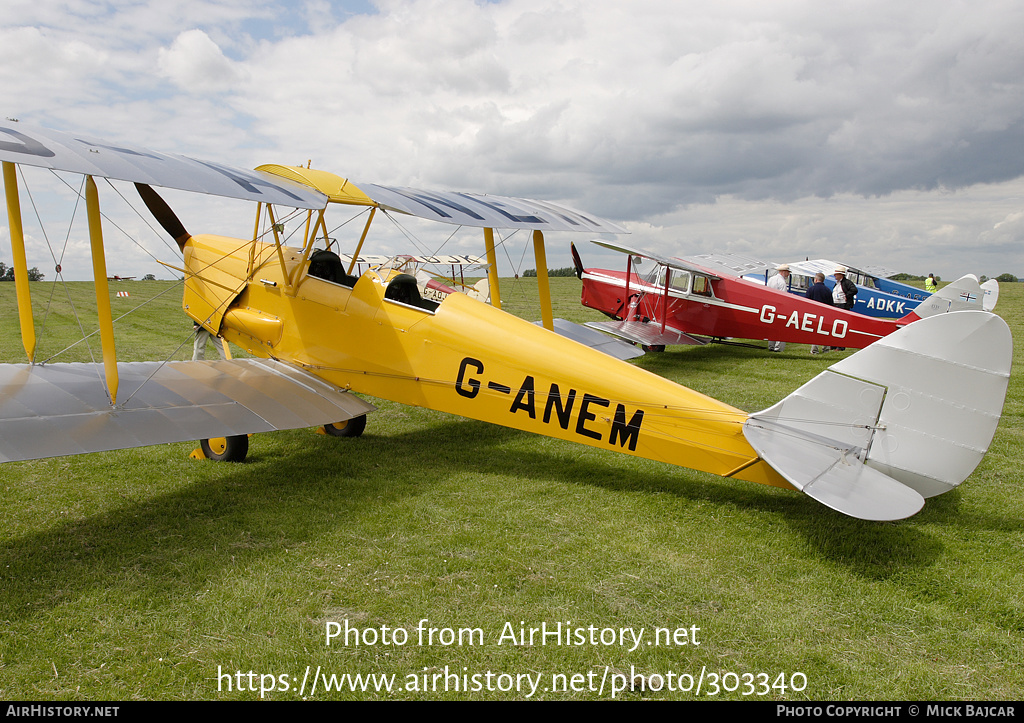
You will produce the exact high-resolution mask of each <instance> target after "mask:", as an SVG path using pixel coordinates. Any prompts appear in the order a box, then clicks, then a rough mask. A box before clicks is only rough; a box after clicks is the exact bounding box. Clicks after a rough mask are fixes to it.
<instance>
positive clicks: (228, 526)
mask: <svg viewBox="0 0 1024 723" xmlns="http://www.w3.org/2000/svg"><path fill="white" fill-rule="evenodd" d="M172 286H173V285H172V284H171V283H170V282H128V283H121V284H117V285H114V286H113V288H114V289H115V290H120V289H127V290H130V291H131V293H132V297H131V298H130V299H128V300H124V299H115V300H114V305H115V313H116V310H117V309H118V308H121V309H122V310H123V309H127V308H128V306H129V305H130V304H135V303H138V301H141V300H142V299H145V298H148V297H149V296H151V295H152V294H153V293H155V292H157V291H160V290H164V289H167V288H170V287H172ZM552 288H553V294H554V296H555V306H556V309H555V313H556V315H558V316H563V317H566V318H569V319H573V320H577V321H582V320H587V319H597V318H600V317H599V316H598V315H596V314H595V313H594V312H591V311H589V310H586V309H583V308H582V307H581V306H580V305H579V282H578V281H577V280H576V279H552ZM51 289H52V285H51V284H49V283H47V282H43V283H38V284H33V289H32V291H33V299H34V301H35V303H36V306H37V309H36V320H37V324H39V325H42V323H43V311H42V309H43V307H44V306H45V305H46V299H47V297H48V296H49V295H50V291H51ZM535 290H536V280H535V279H520V280H518V281H517V282H512V281H511V280H506V281H503V302H504V307H505V308H506V310H509V311H511V312H513V313H516V314H518V315H521V316H524V317H526V318H531V319H533V318H538V317H539V310H538V309H537V307H536V305H535V298H536V293H535ZM13 292H14V289H13V284H0V318H2V319H3V327H2V328H3V338H4V339H5V341H6V343H5V344H4V346H3V348H2V349H3V350H2V352H0V354H2V356H3V360H4V361H8V362H20V361H22V360H23V358H24V354H23V352H22V351H21V343H20V339H19V336H18V331H17V314H16V311H15V305H14V301H13ZM70 293H71V294H72V296H73V298H75V300H76V306H79V307H80V308H81V305H82V303H83V302H84V303H85V305H86V307H89V306H92V305H94V304H88V300H89V298H90V297H91V294H92V286H91V285H90V284H85V283H82V284H72V285H71V290H70ZM1001 293H1002V296H1001V299H1000V306H999V312H1000V314H1001V315H1002V316H1003V317H1004V318H1005V319H1006V320H1007V322H1008V323H1009V324H1010V326H1011V328H1012V329H1013V331H1014V333H1015V334H1016V335H1018V336H1019V334H1020V331H1021V330H1022V329H1024V287H1021V285H1017V284H1014V285H1008V284H1007V285H1003V287H1002V292H1001ZM53 296H54V299H58V300H59V299H61V298H62V297H64V298H65V299H66V296H65V292H64V291H63V290H62V289H60V288H58V289H57V290H56V291H55V293H54V295H53ZM180 303H181V300H180V292H179V291H177V290H173V289H172V290H171V291H170V292H169V293H167V294H165V295H164V296H163V297H160V299H158V300H157V301H155V302H153V303H151V304H148V305H147V306H145V307H143V309H142V310H141V311H140V312H138V313H137V314H135V315H133V316H132V317H129V319H127V320H125V322H123V323H121V324H119V329H120V330H119V332H118V341H119V344H120V353H121V356H122V358H124V359H138V358H165V357H167V356H168V355H169V354H170V353H171V351H172V350H173V349H174V348H175V347H176V346H177V345H178V344H179V343H180V342H181V341H182V340H183V339H185V338H186V336H187V334H188V333H189V331H190V328H191V324H190V323H189V322H188V320H187V319H186V318H185V317H184V315H183V314H182V312H181V308H180ZM79 313H80V314H81V313H82V312H81V311H80V312H79ZM85 316H88V313H86V314H85ZM46 326H47V332H46V337H45V338H44V339H43V341H41V350H43V351H44V352H45V354H46V355H48V354H50V353H52V352H54V351H56V350H58V349H59V348H61V347H63V346H64V345H65V344H66V343H67V340H68V339H69V338H73V334H74V333H75V328H76V324H75V322H74V318H73V316H72V315H71V314H70V310H69V309H68V308H67V305H66V301H65V302H61V303H60V304H58V305H57V306H55V307H53V308H52V309H51V313H50V315H49V317H48V319H47V322H46ZM93 345H94V347H95V348H96V349H98V348H99V345H98V342H94V344H93ZM807 351H808V349H807V347H802V346H799V345H793V344H791V345H789V346H788V347H787V349H786V352H785V353H783V354H778V355H768V354H766V353H764V352H763V351H759V350H754V349H745V348H737V347H725V346H711V347H704V348H700V349H694V348H670V350H669V351H668V352H666V353H664V354H658V355H648V356H646V357H643V358H642V359H640V360H638V361H637V363H638V364H640V365H642V366H644V367H646V368H648V369H650V370H652V371H654V372H656V373H658V374H661V375H664V376H666V377H669V378H671V379H674V380H676V381H678V382H680V383H682V384H686V385H687V386H690V387H693V388H696V389H698V390H699V391H702V392H705V393H707V394H710V395H712V396H715V397H717V398H720V399H723V400H724V401H726V402H729V403H731V404H734V405H736V406H738V407H741V408H744V409H748V410H755V409H758V408H762V407H765V406H768V405H770V404H772V403H774V402H776V401H778V400H779V399H781V398H782V397H783V396H785V395H786V394H788V393H789V392H790V391H792V390H793V389H794V388H796V387H797V386H798V385H799V384H801V383H802V382H804V381H806V380H808V379H810V378H811V377H812V376H813V375H814V374H816V373H817V372H818V371H819V370H821V369H823V368H824V367H826V366H827V365H828V364H829V363H830V362H832V361H834V360H835V358H838V355H836V356H835V357H833V358H832V359H829V358H824V359H822V358H817V357H811V356H810V355H809V354H808V353H807ZM188 353H190V352H189V349H188V348H187V346H186V347H182V348H181V349H180V350H179V351H178V353H177V354H176V355H175V356H176V358H184V357H185V356H186V355H187V354H188ZM96 355H97V358H98V356H99V354H98V352H96ZM1020 357H1021V352H1020V351H1018V352H1017V354H1016V357H1015V370H1014V376H1013V377H1012V378H1011V381H1010V391H1009V395H1008V398H1007V403H1006V408H1005V413H1004V417H1003V420H1002V422H1001V423H1000V428H999V431H998V432H997V435H996V438H995V441H994V443H993V445H992V449H991V450H990V452H989V453H988V455H987V456H986V458H985V460H984V461H983V462H982V464H981V466H980V467H979V468H978V470H977V471H976V472H975V473H974V474H973V475H972V476H971V478H970V479H969V480H968V481H967V482H966V483H965V484H964V485H963V486H961V487H960V488H959V489H958V490H956V491H954V492H951V493H948V494H946V495H943V496H941V497H939V498H936V499H933V500H930V501H929V502H928V504H927V505H926V507H925V509H924V510H923V511H922V512H921V513H920V514H918V515H917V516H915V517H913V518H911V519H909V520H906V521H903V522H899V523H893V524H876V523H868V522H862V521H858V520H854V519H850V518H847V517H844V516H842V515H839V514H837V513H835V512H833V511H831V510H829V509H826V508H824V507H823V506H821V505H819V504H818V503H816V502H814V501H813V500H811V499H809V498H807V497H805V496H803V495H800V494H798V493H793V492H786V491H783V490H777V489H774V488H768V487H763V486H760V485H754V484H749V483H744V482H738V481H729V480H724V479H720V478H716V477H711V476H708V475H704V474H700V473H697V472H692V471H689V470H685V469H678V468H672V467H668V466H665V465H662V464H658V463H655V462H649V461H646V460H642V459H634V458H629V457H625V456H621V455H615V454H612V453H606V452H603V451H601V450H596V449H591V448H587V447H582V446H576V445H572V444H569V443H564V442H560V441H555V440H550V439H545V438H540V437H535V436H531V435H528V434H525V433H521V432H518V431H515V430H510V429H504V428H500V427H495V426H491V425H487V424H483V423H479V422H474V421H469V420H465V419H461V418H457V417H452V416H449V415H444V414H440V413H435V412H431V411H429V410H424V409H417V408H409V407H403V406H399V405H396V404H393V403H390V402H386V401H379V400H374V401H375V403H377V404H378V405H379V406H380V411H379V412H378V413H376V414H374V415H372V417H371V420H370V424H369V426H368V429H367V432H366V434H365V435H364V436H363V437H362V438H360V439H357V440H346V439H335V438H329V437H324V436H321V435H317V434H314V433H313V432H312V431H310V430H298V431H293V432H280V433H275V434H263V435H257V436H256V437H254V438H253V439H252V446H251V452H250V457H249V460H248V461H247V462H246V463H244V464H241V465H231V464H214V463H209V462H195V461H192V460H190V459H188V453H189V452H190V451H191V449H192V448H193V447H194V446H195V445H192V444H174V445H164V446H160V447H152V448H146V449H137V450H126V451H122V452H113V453H107V454H94V455H86V456H81V457H70V458H59V459H52V460H43V461H38V462H31V463H21V464H7V465H3V466H2V467H0V488H2V490H3V499H4V504H3V506H2V507H0V621H2V628H0V698H2V699H7V700H16V699H33V700H36V699H43V700H48V699H54V700H68V699H93V700H132V699H253V698H258V697H259V693H258V692H257V693H253V692H239V691H237V690H232V691H230V692H228V691H227V690H224V689H221V690H219V689H218V680H217V673H218V669H220V670H221V671H223V672H230V673H234V672H236V671H240V672H242V673H248V672H249V671H253V672H254V673H257V674H268V675H269V674H273V675H274V676H278V680H279V676H281V675H284V674H287V675H289V676H293V679H292V680H293V682H294V684H295V686H296V687H298V683H299V681H300V680H301V677H302V675H303V673H304V671H305V670H306V666H311V667H312V669H313V670H315V669H316V668H317V666H320V668H321V669H322V671H324V672H326V673H328V674H338V675H340V674H344V673H350V674H357V673H358V674H367V673H381V674H394V675H395V676H396V677H397V683H398V684H399V685H401V684H404V683H405V682H406V676H407V675H409V674H418V675H419V676H420V680H421V681H422V675H423V674H424V671H426V674H427V675H428V676H430V675H434V674H438V673H443V672H444V671H445V668H446V666H447V668H448V669H449V670H450V671H454V672H457V673H459V674H466V675H473V674H485V673H487V672H488V671H491V672H493V673H495V674H497V673H506V674H512V675H515V674H517V673H518V674H525V673H528V674H530V675H534V676H535V675H537V674H540V675H542V676H543V677H544V681H545V682H544V683H542V685H541V690H540V691H538V693H537V695H536V696H535V697H538V698H548V699H557V700H563V699H592V698H599V697H600V698H608V697H610V693H609V691H608V690H607V687H606V690H605V691H604V693H603V694H599V693H597V692H591V691H585V690H584V691H572V690H569V691H566V692H563V691H545V690H544V688H545V687H549V683H550V680H551V676H553V675H556V674H565V675H567V676H571V675H573V674H583V675H585V674H587V673H590V672H592V671H595V675H596V678H594V682H595V685H597V684H599V683H600V680H601V676H602V675H603V674H604V671H605V668H606V666H607V667H608V668H609V669H611V670H612V671H619V672H622V673H628V672H629V671H630V670H632V669H635V670H636V671H638V672H640V673H642V674H643V675H645V676H653V675H658V674H660V675H666V674H668V673H669V672H670V671H671V672H673V673H674V674H676V675H679V674H684V673H689V674H694V675H697V676H699V675H700V672H701V670H702V668H703V669H705V670H706V671H712V672H716V673H720V674H724V673H726V672H734V673H738V674H740V675H742V674H744V673H753V674H758V673H766V674H768V675H769V680H770V682H771V683H774V682H776V680H777V677H778V674H779V673H786V674H787V675H789V674H792V673H796V672H800V673H803V674H804V675H806V679H807V687H806V690H804V691H802V692H792V691H788V690H787V691H785V693H784V694H782V692H781V691H780V690H779V689H772V690H771V691H770V693H769V695H766V696H762V697H760V698H759V699H765V698H768V699H773V700H774V699H786V700H800V699H805V698H810V699H818V700H822V699H839V700H845V699H852V700H870V699H876V700H890V699H897V700H899V699H911V700H945V699H968V700H969V699H982V700H1016V699H1020V698H1021V695H1022V691H1024V669H1022V664H1021V660H1022V659H1024V643H1022V632H1024V631H1022V627H1024V604H1022V602H1024V601H1022V592H1021V591H1022V590H1024V566H1022V563H1021V559H1022V554H1024V523H1022V522H1021V520H1022V501H1021V500H1022V494H1021V472H1020V462H1019V460H1020V458H1021V454H1022V451H1024V450H1022V447H1024V445H1022V439H1024V393H1022V388H1024V387H1022V381H1021V378H1020V369H1019V368H1018V363H1019V361H1020ZM61 359H62V360H67V361H73V360H88V359H89V354H88V352H87V351H85V350H84V349H78V348H76V350H74V351H73V352H71V353H70V354H68V355H65V356H62V357H61ZM346 619H347V620H348V621H349V623H350V625H353V626H357V627H359V628H361V629H374V630H376V631H377V632H378V633H379V631H380V630H381V626H388V628H395V627H401V628H404V629H406V630H407V631H408V632H409V634H410V640H409V642H408V643H407V644H405V645H384V644H380V643H378V644H376V645H350V646H344V645H341V644H338V643H334V644H331V645H329V646H328V645H327V644H326V641H325V627H326V624H327V623H328V622H339V623H343V622H344V621H345V620H346ZM422 619H427V620H428V621H429V623H428V625H430V626H434V627H437V628H446V627H447V628H479V629H481V630H482V631H483V632H484V634H485V636H486V637H485V640H484V644H483V645H462V646H455V645H453V646H443V645H433V646H428V645H418V644H416V639H415V629H416V626H417V624H418V622H419V621H420V620H422ZM520 621H524V622H525V625H526V626H527V627H529V626H539V625H540V624H541V623H543V622H546V623H548V624H549V625H552V624H555V623H558V622H559V621H561V622H563V623H564V622H565V621H572V624H573V625H578V626H581V627H587V626H591V625H593V626H596V627H597V628H616V629H617V628H620V627H626V628H634V629H638V628H641V627H643V628H645V629H646V630H647V631H651V630H652V629H654V628H659V627H660V628H671V629H676V628H690V627H691V626H697V627H698V628H700V631H699V634H698V640H699V642H700V645H699V646H696V645H692V644H691V645H687V646H647V645H644V646H641V647H640V648H639V649H637V650H635V651H633V652H630V651H629V650H628V647H626V648H623V647H620V646H618V645H611V646H605V645H596V646H595V645H589V644H587V645H574V646H556V645H547V646H540V645H535V646H522V645H510V644H503V645H498V644H497V643H498V639H499V636H500V635H501V633H502V630H503V628H504V626H505V625H506V623H511V624H512V625H513V627H515V628H516V629H518V628H519V626H520ZM464 669H465V670H464ZM655 680H657V679H655ZM232 682H233V683H234V682H235V680H234V679H233V681H232ZM255 682H256V683H257V685H258V683H259V679H258V678H256V679H255ZM220 687H221V688H224V685H223V683H222V684H221V686H220ZM707 692H708V688H707V682H705V688H704V691H703V693H707ZM702 695H703V694H702ZM267 697H268V698H272V699H277V700H289V699H295V698H298V697H299V695H298V693H297V692H296V691H294V690H293V691H288V692H274V693H270V694H268V695H267ZM306 697H311V696H310V695H309V693H308V692H307V694H306ZM312 697H314V698H316V699H327V698H339V699H340V698H348V699H353V698H360V699H367V698H393V699H416V698H427V699H436V698H453V699H511V698H521V697H524V696H523V694H520V693H516V692H498V691H493V692H488V691H479V692H469V693H465V692H457V693H456V692H448V693H444V692H442V693H434V692H426V693H424V692H407V691H396V692H393V693H390V694H387V693H371V692H366V693H337V692H332V693H324V692H322V689H318V691H317V693H316V694H315V695H314V696H312ZM620 697H623V698H626V699H639V698H654V699H688V698H692V697H693V694H692V693H683V692H674V693H673V692H668V691H661V692H646V693H645V692H641V691H639V690H636V691H631V692H623V693H620ZM717 697H718V698H741V697H743V696H742V695H740V693H739V692H736V693H724V692H723V693H722V694H720V695H718V696H717ZM751 697H753V698H758V696H756V695H755V696H751Z"/></svg>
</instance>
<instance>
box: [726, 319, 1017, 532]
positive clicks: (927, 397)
mask: <svg viewBox="0 0 1024 723" xmlns="http://www.w3.org/2000/svg"><path fill="white" fill-rule="evenodd" d="M1012 356H1013V340H1012V338H1011V336H1010V330H1009V327H1007V325H1006V322H1004V321H1003V320H1002V319H1001V318H999V317H998V316H995V315H994V314H989V313H985V312H980V311H965V312H954V313H949V314H938V315H936V316H932V317H929V318H926V319H923V320H921V321H918V322H916V323H914V324H911V325H909V326H907V327H905V328H903V329H901V330H900V331H898V332H896V333H894V334H891V335H890V336H887V337H885V338H883V339H880V340H879V341H876V342H875V343H874V344H872V345H871V346H869V347H867V348H866V349H863V350H862V351H859V352H857V353H856V354H854V355H853V356H851V357H848V358H846V359H844V360H842V361H840V362H838V363H836V364H833V365H832V366H831V367H829V369H827V370H826V371H824V372H822V373H821V374H819V375H818V376H817V377H815V378H814V379H812V380H811V381H810V382H808V383H807V384H805V385H804V386H802V387H800V388H799V389H798V390H796V391H795V392H793V393H792V394H791V395H790V396H788V397H786V399H784V400H782V401H781V402H779V403H778V404H776V405H775V406H773V407H770V408H769V409H766V410H764V411H762V412H758V413H756V414H752V415H750V417H749V419H748V420H747V422H746V423H745V424H744V428H743V433H744V435H745V436H746V438H747V441H748V442H750V444H751V446H753V447H754V449H755V450H757V452H758V454H759V455H760V456H761V457H762V459H764V460H765V461H766V462H767V463H768V464H769V465H771V466H772V467H773V468H774V469H775V470H776V471H777V472H779V474H781V475H782V476H783V477H785V478H786V479H787V480H788V481H789V482H790V483H791V484H793V485H794V486H795V487H797V488H798V489H800V490H802V491H804V492H805V493H807V494H808V495H809V496H811V497H813V498H814V499H816V500H818V501H819V502H822V503H823V504H825V505H827V506H829V507H831V508H833V509H835V510H838V511H840V512H843V513H845V514H848V515H851V516H853V517H858V518H861V519H866V520H898V519H903V518H905V517H909V516H911V515H913V514H915V513H916V512H918V511H919V510H920V509H921V507H922V506H923V505H924V500H925V498H927V497H932V496H935V495H938V494H942V493H943V492H948V491H949V490H951V489H953V488H955V487H956V486H957V485H959V484H960V483H961V482H963V481H964V480H965V479H966V478H967V477H968V476H969V475H970V474H971V472H973V471H974V469H975V467H977V465H978V463H979V462H980V461H981V459H982V457H983V456H984V455H985V452H986V451H987V450H988V447H989V445H990V444H991V442H992V437H993V435H994V434H995V430H996V426H997V425H998V423H999V417H1000V415H1001V414H1002V409H1003V402H1004V400H1005V397H1006V389H1007V385H1008V382H1009V376H1010V364H1011V361H1012Z"/></svg>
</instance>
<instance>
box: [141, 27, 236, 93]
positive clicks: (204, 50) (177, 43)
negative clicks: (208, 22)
mask: <svg viewBox="0 0 1024 723" xmlns="http://www.w3.org/2000/svg"><path fill="white" fill-rule="evenodd" d="M157 64H158V67H159V68H160V71H161V72H162V73H163V74H164V75H165V76H167V77H168V78H170V79H171V80H172V81H173V82H174V84H175V85H177V86H178V87H179V88H181V89H182V90H184V91H186V92H188V93H204V92H217V91H226V90H230V89H231V88H232V87H233V86H234V85H236V84H237V83H239V82H240V81H242V80H243V79H244V77H245V72H244V70H243V69H242V68H240V67H239V66H238V64H236V63H234V62H232V61H231V60H229V59H228V58H227V57H225V55H224V53H223V52H221V49H220V48H219V47H218V46H217V44H216V43H215V42H213V41H212V40H211V39H210V36H209V35H207V34H206V33H204V32H203V31H202V30H198V29H194V30H186V31H185V32H183V33H181V34H180V35H178V37H176V38H175V39H174V42H173V43H172V44H171V47H170V48H166V49H165V48H161V49H160V52H159V54H158V56H157Z"/></svg>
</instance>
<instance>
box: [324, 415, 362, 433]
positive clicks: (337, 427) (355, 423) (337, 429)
mask: <svg viewBox="0 0 1024 723" xmlns="http://www.w3.org/2000/svg"><path fill="white" fill-rule="evenodd" d="M365 429H366V415H365V414H363V415H362V416H359V417H353V418H352V419H348V420H346V421H344V422H335V423H334V424H325V425H324V431H325V432H327V434H329V435H331V436H332V437H358V436H360V435H361V434H362V433H363V431H364V430H365Z"/></svg>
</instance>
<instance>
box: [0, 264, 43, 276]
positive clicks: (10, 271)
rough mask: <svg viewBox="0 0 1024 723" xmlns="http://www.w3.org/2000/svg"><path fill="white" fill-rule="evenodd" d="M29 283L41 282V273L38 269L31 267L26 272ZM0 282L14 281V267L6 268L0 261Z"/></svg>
mask: <svg viewBox="0 0 1024 723" xmlns="http://www.w3.org/2000/svg"><path fill="white" fill-rule="evenodd" d="M28 280H29V281H42V280H43V272H42V271H40V270H39V268H38V267H36V266H33V267H32V268H31V269H29V270H28ZM0 281H14V267H13V266H11V267H8V266H7V264H5V263H4V262H3V261H0Z"/></svg>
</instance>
